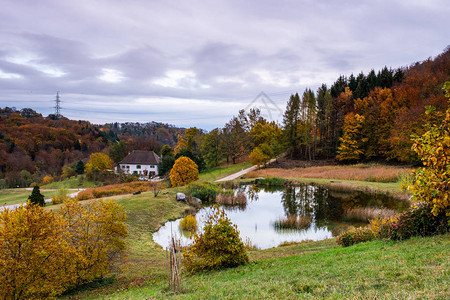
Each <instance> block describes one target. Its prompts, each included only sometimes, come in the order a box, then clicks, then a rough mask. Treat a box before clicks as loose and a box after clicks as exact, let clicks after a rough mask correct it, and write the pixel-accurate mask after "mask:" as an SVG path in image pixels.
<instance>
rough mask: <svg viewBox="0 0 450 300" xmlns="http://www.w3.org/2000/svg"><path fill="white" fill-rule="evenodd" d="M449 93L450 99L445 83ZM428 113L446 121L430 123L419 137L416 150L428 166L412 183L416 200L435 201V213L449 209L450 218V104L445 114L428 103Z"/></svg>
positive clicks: (419, 170)
mask: <svg viewBox="0 0 450 300" xmlns="http://www.w3.org/2000/svg"><path fill="white" fill-rule="evenodd" d="M443 89H444V91H445V92H446V94H445V95H446V96H447V97H449V98H450V82H446V83H445V84H444V88H443ZM426 109H427V110H426V112H425V113H426V114H427V115H431V118H430V119H432V118H437V119H439V118H441V117H444V120H443V121H442V122H441V123H440V124H431V123H430V122H429V123H427V124H426V127H428V131H427V132H425V133H424V134H423V135H422V136H420V137H419V136H415V140H414V144H413V146H412V149H413V150H414V151H415V152H416V153H417V155H418V156H419V158H420V159H421V160H422V163H423V165H424V166H425V167H424V168H419V169H418V170H416V171H415V172H414V176H415V182H414V184H413V185H411V186H410V189H411V191H412V194H413V200H415V201H425V202H428V203H431V204H432V212H433V214H434V215H435V216H437V215H439V214H440V213H441V212H445V213H446V214H447V216H448V217H450V197H449V196H450V195H449V194H450V193H449V185H450V107H448V108H447V111H446V112H445V114H444V115H442V114H441V113H437V112H436V108H434V107H431V106H427V107H426Z"/></svg>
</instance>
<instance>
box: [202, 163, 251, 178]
mask: <svg viewBox="0 0 450 300" xmlns="http://www.w3.org/2000/svg"><path fill="white" fill-rule="evenodd" d="M251 166H252V164H251V162H249V161H248V162H243V163H239V164H235V165H228V166H223V167H216V168H212V169H208V170H206V171H205V172H203V173H200V175H199V179H200V180H202V181H214V180H217V179H220V178H223V177H226V176H228V175H231V174H233V173H236V172H239V171H241V170H242V169H246V168H249V167H251Z"/></svg>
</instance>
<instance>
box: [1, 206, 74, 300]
mask: <svg viewBox="0 0 450 300" xmlns="http://www.w3.org/2000/svg"><path fill="white" fill-rule="evenodd" d="M65 228H66V227H65V221H64V219H63V218H61V216H59V215H56V214H53V213H52V212H51V211H45V210H44V209H42V208H41V207H40V206H35V205H27V206H23V207H19V208H17V209H16V210H9V209H4V210H2V211H1V212H0V282H1V288H0V298H1V299H24V298H41V297H52V296H56V295H58V294H59V293H61V292H63V291H64V290H65V289H66V287H67V285H68V283H69V282H70V280H71V278H70V272H67V271H68V270H69V269H70V268H68V267H67V265H66V261H65V260H64V255H65V254H66V253H68V252H70V251H71V249H70V248H69V247H68V243H67V241H66V240H65V239H63V238H62V236H63V235H64V231H65ZM61 256H62V257H61Z"/></svg>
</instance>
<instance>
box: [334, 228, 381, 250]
mask: <svg viewBox="0 0 450 300" xmlns="http://www.w3.org/2000/svg"><path fill="white" fill-rule="evenodd" d="M374 239H375V233H374V232H373V231H372V230H371V229H370V228H362V227H360V228H355V229H351V230H349V231H347V232H344V233H343V234H341V235H339V236H338V237H337V238H336V242H337V243H338V245H341V246H344V247H348V246H351V245H354V244H358V243H364V242H368V241H372V240H374Z"/></svg>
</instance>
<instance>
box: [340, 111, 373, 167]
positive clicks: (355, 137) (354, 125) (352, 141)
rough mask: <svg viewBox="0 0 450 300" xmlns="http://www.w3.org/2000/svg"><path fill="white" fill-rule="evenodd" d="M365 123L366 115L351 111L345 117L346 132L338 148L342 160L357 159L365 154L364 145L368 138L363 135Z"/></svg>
mask: <svg viewBox="0 0 450 300" xmlns="http://www.w3.org/2000/svg"><path fill="white" fill-rule="evenodd" d="M363 124H364V116H360V115H359V114H354V113H349V114H348V115H346V116H345V119H344V134H343V136H342V137H341V138H340V141H341V144H340V146H339V148H338V153H339V155H338V156H337V159H339V160H340V161H357V160H359V159H360V158H361V156H362V155H363V153H364V152H363V149H362V145H363V143H364V142H366V141H367V139H364V138H363V137H362V135H361V129H362V127H363Z"/></svg>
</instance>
